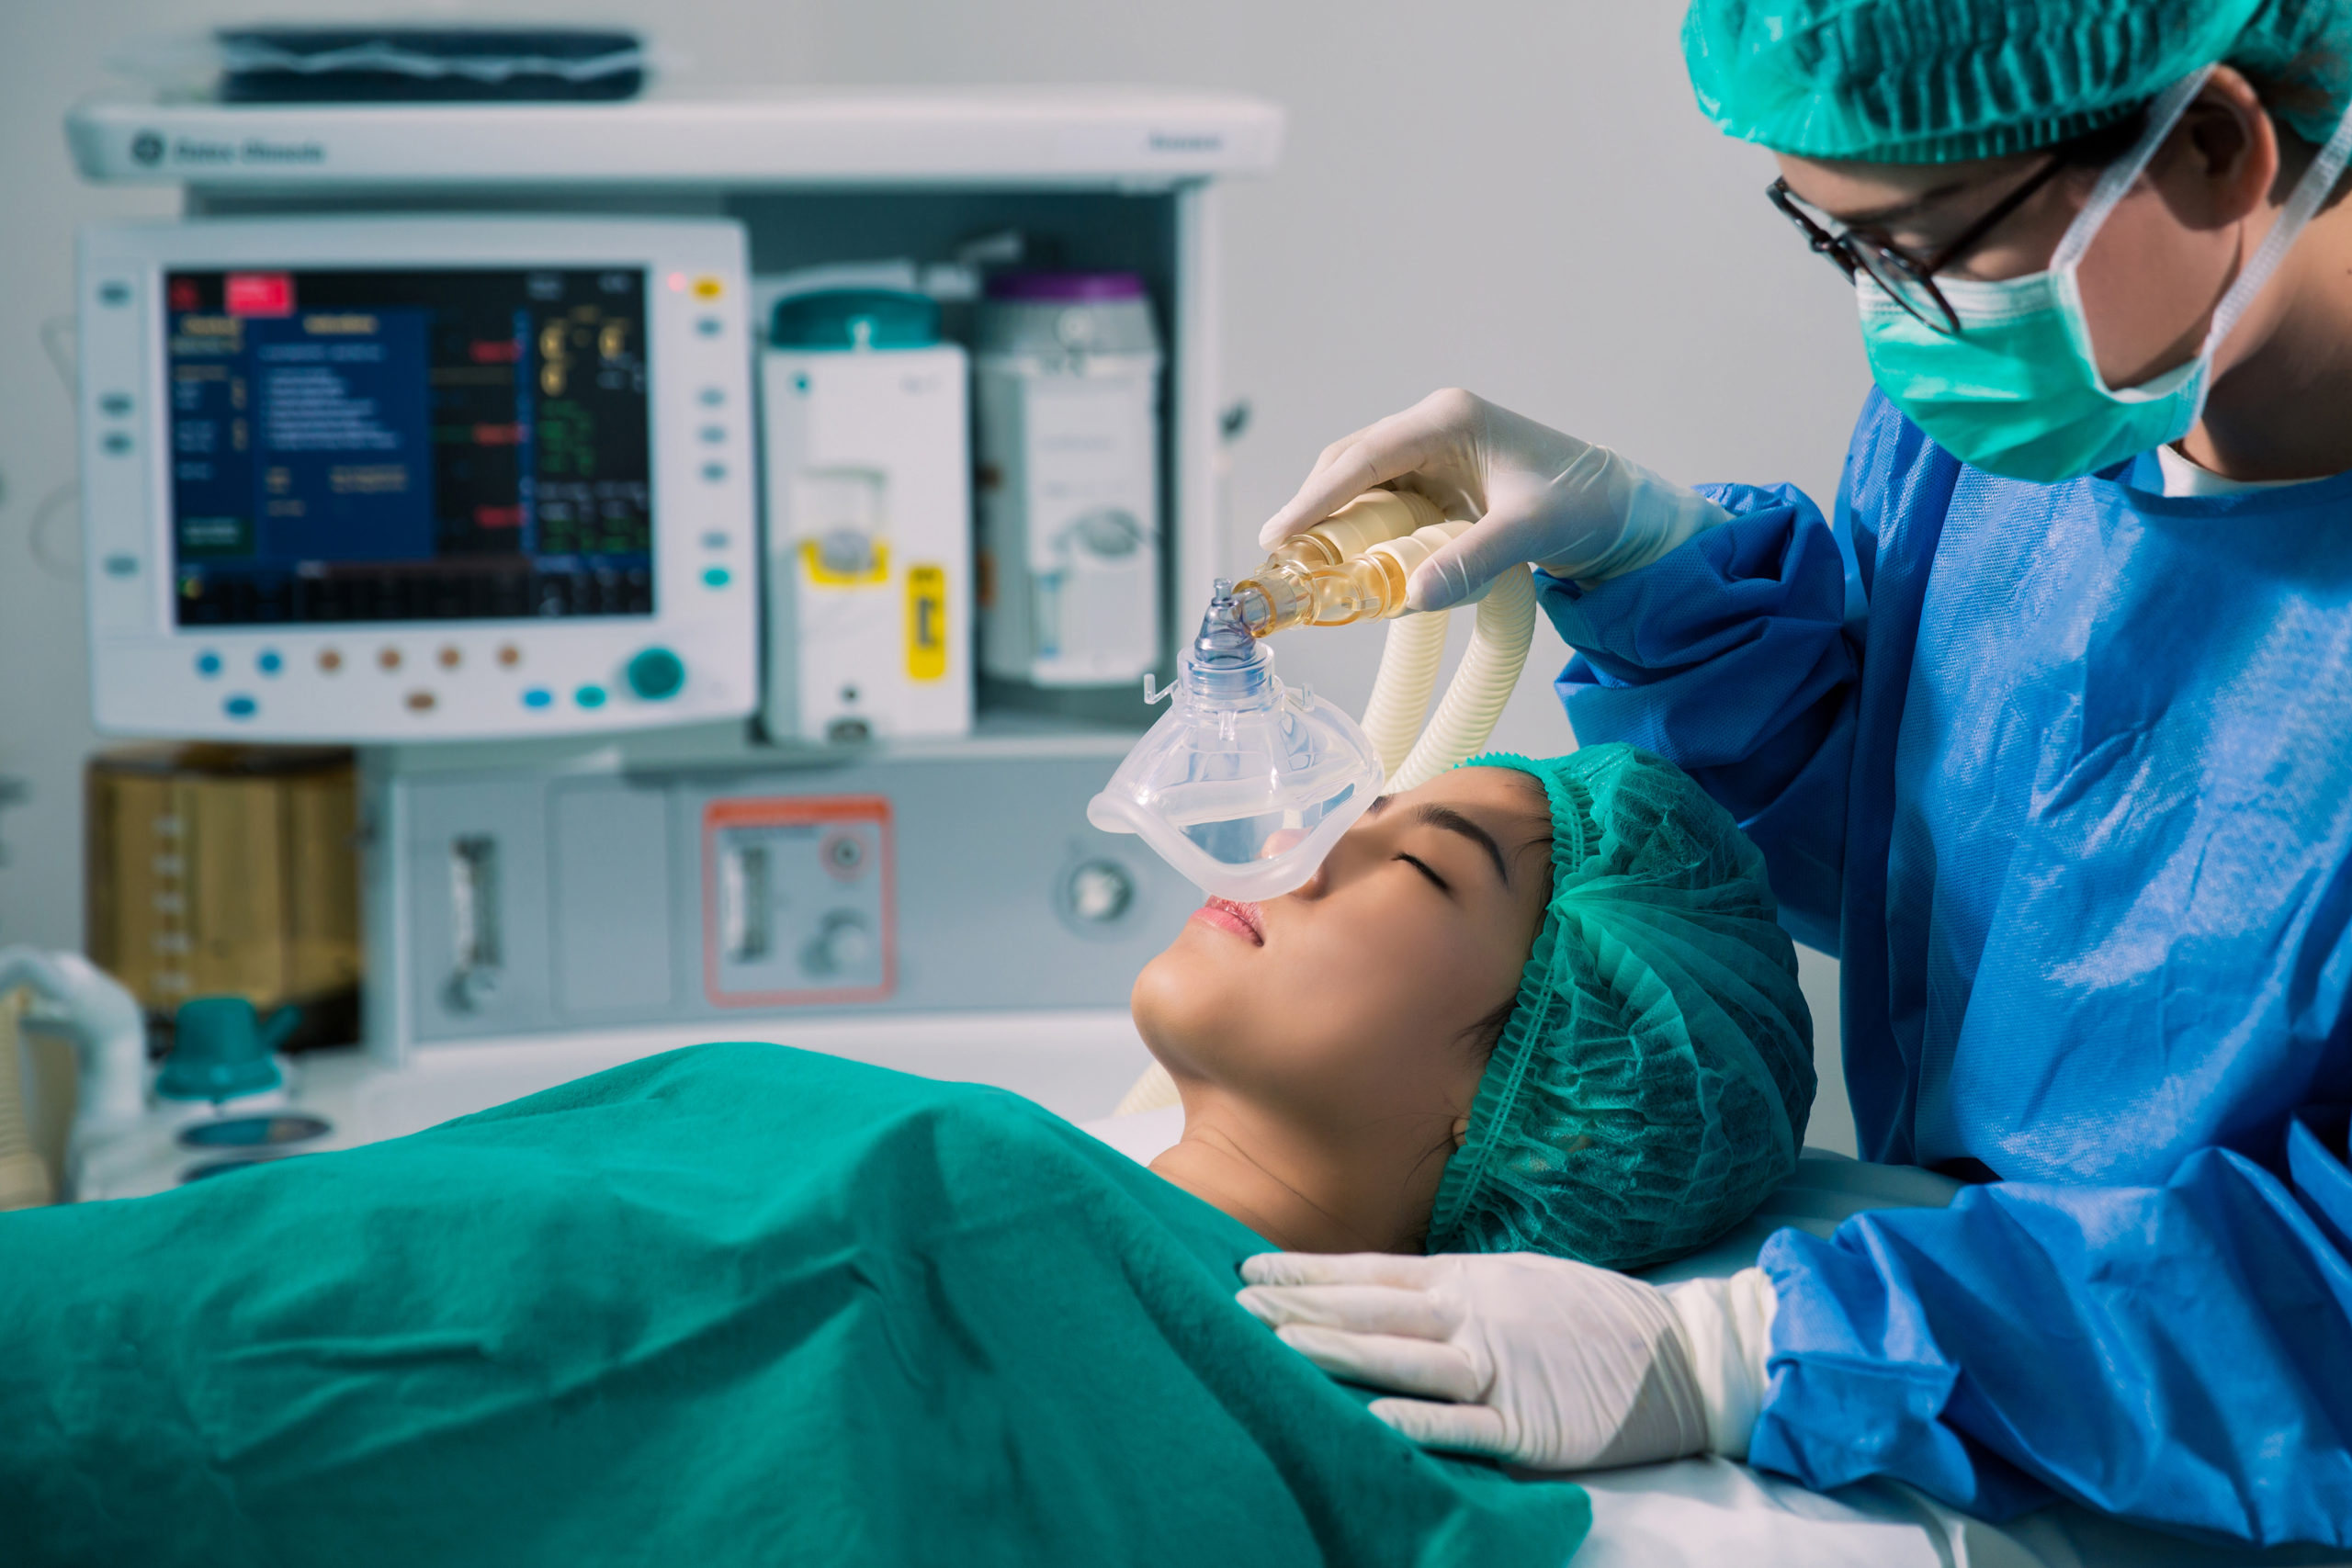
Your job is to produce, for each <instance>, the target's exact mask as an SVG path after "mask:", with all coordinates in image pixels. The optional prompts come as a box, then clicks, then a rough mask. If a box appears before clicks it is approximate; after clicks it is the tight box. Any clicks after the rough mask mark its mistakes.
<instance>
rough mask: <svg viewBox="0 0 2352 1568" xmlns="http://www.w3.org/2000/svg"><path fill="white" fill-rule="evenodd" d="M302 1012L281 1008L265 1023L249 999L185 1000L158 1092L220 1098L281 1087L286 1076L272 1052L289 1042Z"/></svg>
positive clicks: (169, 1096) (175, 1096) (158, 1078)
mask: <svg viewBox="0 0 2352 1568" xmlns="http://www.w3.org/2000/svg"><path fill="white" fill-rule="evenodd" d="M299 1018H300V1014H299V1013H297V1012H296V1011H295V1010H294V1009H292V1008H280V1009H279V1010H277V1012H276V1013H275V1014H273V1015H272V1016H271V1018H270V1020H269V1021H268V1022H267V1023H266V1024H264V1023H263V1022H262V1021H261V1020H260V1019H259V1018H257V1017H256V1016H255V1015H254V1004H253V1003H251V1002H249V1001H247V1000H245V998H243V997H198V998H196V999H195V1000H193V1001H187V1002H182V1003H181V1004H180V1010H179V1014H178V1017H177V1020H176V1021H175V1024H174V1026H173V1030H172V1054H171V1055H168V1056H166V1057H164V1070H163V1071H162V1072H160V1073H158V1074H157V1075H156V1076H155V1092H156V1093H157V1094H158V1095H160V1096H162V1097H163V1098H164V1099H165V1100H233V1099H235V1098H236V1097H237V1096H239V1095H241V1094H259V1093H262V1092H263V1091H264V1090H266V1089H276V1088H277V1086H278V1084H279V1082H280V1081H282V1080H281V1078H280V1076H279V1074H278V1071H277V1063H276V1062H274V1061H272V1060H271V1059H270V1054H271V1053H272V1052H273V1051H275V1050H277V1047H278V1046H280V1045H282V1044H284V1043H286V1037H287V1035H288V1034H289V1033H291V1032H293V1029H294V1025H295V1023H296V1021H298V1020H299Z"/></svg>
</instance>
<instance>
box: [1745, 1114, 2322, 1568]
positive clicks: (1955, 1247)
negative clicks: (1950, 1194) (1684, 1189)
mask: <svg viewBox="0 0 2352 1568" xmlns="http://www.w3.org/2000/svg"><path fill="white" fill-rule="evenodd" d="M2346 1120H2347V1112H2346V1108H2345V1107H2342V1106H2332V1107H2317V1108H2307V1109H2306V1110H2304V1111H2301V1112H2300V1113H2299V1114H2298V1115H2297V1116H2296V1117H2295V1119H2294V1120H2293V1121H2292V1122H2290V1124H2289V1126H2288V1130H2287V1133H2286V1135H2285V1138H2284V1140H2283V1141H2284V1145H2285V1146H2284V1148H2283V1149H2281V1150H2280V1151H2279V1155H2278V1158H2277V1159H2276V1160H2275V1161H2269V1162H2266V1163H2257V1162H2256V1161H2254V1160H2251V1159H2248V1158H2246V1157H2245V1156H2243V1155H2239V1154H2236V1153H2233V1152H2230V1151H2227V1150H2223V1149H2205V1150H2202V1151H2199V1153H2197V1154H2195V1155H2192V1156H2189V1157H2188V1159H2186V1160H2184V1161H2183V1162H2182V1163H2181V1165H2180V1166H2179V1168H2177V1170H2176V1171H2175V1172H2174V1174H2173V1176H2172V1178H2171V1179H2169V1180H2167V1181H2166V1182H2165V1183H2164V1185H2162V1186H2160V1187H2057V1186H2041V1185H2029V1184H2025V1183H2019V1182H2006V1183H2000V1184H1996V1185H1992V1186H1985V1187H1978V1188H1973V1189H1970V1190H1967V1191H1965V1192H1963V1193H1962V1194H1961V1195H1960V1196H1959V1198H1958V1199H1956V1200H1955V1201H1953V1203H1952V1205H1951V1208H1949V1209H1940V1210H1898V1211H1892V1212H1885V1213H1867V1214H1859V1215H1856V1216H1855V1217H1854V1218H1852V1219H1850V1220H1849V1221H1847V1222H1846V1223H1845V1224H1843V1225H1840V1226H1839V1227H1838V1230H1837V1231H1836V1232H1835V1233H1834V1234H1833V1235H1831V1236H1829V1237H1828V1238H1827V1239H1826V1240H1824V1239H1820V1238H1817V1237H1814V1236H1811V1235H1804V1234H1803V1233H1801V1232H1795V1231H1781V1232H1780V1233H1778V1234H1777V1235H1774V1236H1773V1237H1772V1238H1771V1240H1770V1241H1769V1242H1768V1243H1767V1244H1766V1245H1765V1247H1764V1252H1763V1256H1762V1258H1761V1262H1762V1263H1763V1265H1764V1268H1765V1269H1766V1270H1767V1271H1768V1272H1769V1273H1770V1275H1771V1277H1772V1280H1773V1283H1774V1286H1775V1288H1776V1291H1777V1292H1778V1295H1779V1298H1780V1309H1779V1314H1778V1316H1777V1317H1776V1318H1775V1319H1774V1322H1773V1325H1772V1349H1771V1358H1770V1389H1769V1392H1768V1393H1767V1396H1766V1400H1765V1404H1764V1407H1763V1411H1762V1414H1761V1415H1760V1416H1759V1417H1758V1422H1757V1426H1756V1429H1755V1434H1754V1437H1753V1438H1752V1439H1751V1441H1750V1445H1749V1450H1748V1458H1749V1462H1751V1463H1753V1464H1756V1465H1758V1466H1759V1467H1761V1468H1763V1469H1767V1470H1772V1471H1778V1472H1781V1473H1783V1474H1786V1475H1791V1476H1793V1477H1795V1478H1796V1479H1798V1480H1799V1481H1802V1482H1804V1483H1805V1484H1806V1485H1808V1486H1812V1487H1816V1488H1826V1487H1832V1486H1842V1485H1845V1484H1847V1483H1851V1482H1854V1481H1859V1480H1860V1479H1862V1478H1863V1477H1865V1476H1873V1475H1883V1476H1890V1477H1893V1478H1894V1479H1896V1480H1899V1481H1905V1482H1908V1483H1911V1484H1913V1485H1915V1486H1917V1487H1919V1488H1920V1489H1921V1490H1922V1491H1925V1492H1927V1493H1928V1494H1929V1495H1933V1496H1936V1497H1939V1498H1941V1499H1943V1500H1944V1501H1946V1502H1949V1503H1951V1504H1952V1505H1954V1506H1958V1507H1961V1508H1964V1509H1967V1510H1969V1511H1970V1512H1973V1513H1978V1514H1984V1515H1987V1516H1990V1517H2005V1516H2007V1515H2010V1514H2014V1513H2016V1512H2018V1511H2019V1510H2021V1509H2023V1508H2027V1507H2030V1506H2035V1505H2036V1504H2038V1503H2040V1502H2042V1501H2045V1500H2046V1499H2047V1498H2048V1497H2049V1495H2051V1494H2052V1493H2053V1492H2055V1493H2058V1494H2062V1495H2065V1496H2068V1497H2072V1498H2074V1499H2075V1500H2076V1501H2078V1502H2080V1503H2083V1504H2085V1505H2086V1506H2089V1507H2092V1508H2096V1509H2098V1510H2100V1511H2102V1512H2106V1513H2109V1514H2115V1515H2120V1516H2122V1517H2126V1518H2130V1519H2133V1520H2137V1521H2139V1522H2142V1523H2145V1524H2151V1525H2155V1526H2159V1527H2164V1528H2168V1529H2179V1530H2184V1531H2210V1532H2215V1533H2218V1534H2222V1535H2226V1536H2229V1537H2231V1538H2233V1539H2236V1540H2252V1541H2257V1542H2261V1543H2263V1544H2266V1545H2267V1544H2273V1543H2278V1542H2282V1541H2290V1540H2292V1541H2320V1542H2325V1543H2328V1544H2331V1545H2337V1546H2342V1545H2347V1544H2352V1262H2347V1260H2346V1259H2347V1257H2352V1172H2347V1171H2346V1165H2345V1133H2346ZM2273 1165H2275V1166H2276V1168H2275V1169H2274V1168H2270V1167H2271V1166H2273Z"/></svg>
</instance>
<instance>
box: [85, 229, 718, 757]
mask: <svg viewBox="0 0 2352 1568" xmlns="http://www.w3.org/2000/svg"><path fill="white" fill-rule="evenodd" d="M744 271H745V266H744V245H743V234H742V230H741V227H740V226H739V225H737V224H734V223H731V222H725V221H712V220H630V221H604V220H599V221H575V220H534V219H514V218H478V217H466V218H445V217H433V218H405V217H397V218H396V217H373V216H371V217H339V216H312V217H306V218H303V219H301V220H299V221H286V220H258V219H256V220H243V219H218V220H187V221H182V222H171V223H157V224H146V225H121V226H113V227H102V228H96V229H91V230H87V231H85V232H84V234H83V236H82V245H81V258H80V277H79V286H80V290H81V295H80V305H81V315H80V320H81V352H82V378H81V397H82V402H83V410H82V415H83V438H82V442H83V454H82V473H83V510H84V525H85V540H86V553H87V568H86V575H87V580H88V585H89V602H90V644H91V671H92V684H93V689H94V702H95V708H96V718H97V723H98V725H99V727H100V728H104V729H107V730H112V731H117V732H121V733H127V734H161V735H174V736H236V737H246V738H253V739H264V738H266V739H321V740H327V739H332V740H347V741H386V740H399V741H409V740H428V739H450V738H457V737H462V736H472V737H481V736H498V737H502V738H517V737H525V736H529V735H533V734H556V733H566V732H571V733H576V732H579V731H582V730H606V729H625V728H640V727H643V726H647V725H650V724H656V723H669V722H676V721H681V720H686V719H695V718H714V717H722V716H736V715H741V714H747V713H749V712H750V711H751V710H752V707H753V705H754V704H755V702H756V700H757V696H758V685H757V680H758V677H757V646H758V625H757V618H756V617H757V594H756V582H755V572H754V569H753V563H754V560H755V559H756V556H755V547H756V541H755V539H754V537H753V529H754V513H753V499H752V498H753V495H754V476H753V474H752V409H751V406H750V401H751V399H750V391H751V389H750V362H751V351H750V344H749V339H748V335H747V327H746V300H747V290H746V288H745V285H744Z"/></svg>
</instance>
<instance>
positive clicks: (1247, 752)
mask: <svg viewBox="0 0 2352 1568" xmlns="http://www.w3.org/2000/svg"><path fill="white" fill-rule="evenodd" d="M1150 684H1151V680H1150V677H1149V676H1146V677H1145V678H1144V685H1145V700H1146V701H1148V702H1157V701H1158V700H1159V698H1160V697H1162V696H1169V695H1171V694H1172V695H1173V697H1174V698H1175V701H1174V703H1173V704H1172V705H1170V708H1169V710H1168V712H1166V713H1165V714H1163V715H1161V716H1160V718H1159V723H1157V724H1155V725H1153V726H1152V727H1151V729H1150V730H1149V732H1148V733H1147V734H1146V735H1145V736H1144V738H1143V739H1142V740H1140V741H1138V742H1137V743H1136V749H1135V750H1133V751H1131V752H1129V753H1128V754H1127V759H1126V761H1124V762H1122V763H1120V764H1119V770H1118V772H1116V773H1114V774H1112V775H1111V782H1110V783H1109V784H1105V785H1104V786H1103V793H1102V794H1100V795H1096V796H1095V797H1094V798H1093V799H1092V800H1091V802H1089V803H1088V805H1087V807H1086V819H1087V820H1088V821H1090V822H1091V823H1093V824H1094V826H1096V827H1097V828H1100V829H1103V830H1104V831H1106V832H1112V833H1136V834H1140V835H1141V836H1142V838H1143V840H1144V842H1145V843H1147V844H1149V845H1150V846H1151V847H1152V849H1153V851H1154V852H1157V853H1158V854H1159V858H1160V859H1162V860H1164V861H1166V862H1167V863H1169V864H1170V865H1171V866H1173V867H1175V868H1176V869H1177V870H1178V871H1179V872H1182V874H1184V875H1185V876H1186V877H1187V878H1189V879H1190V880H1191V881H1192V882H1193V883H1194V884H1196V885H1197V886H1200V887H1201V888H1203V889H1204V890H1205V891H1206V892H1209V893H1212V894H1215V895H1216V896H1217V897H1221V898H1233V899H1238V900H1241V901H1244V902H1251V901H1255V900H1258V899H1263V898H1272V897H1279V896H1280V895H1282V894H1284V893H1288V892H1290V891H1291V890H1293V889H1294V888H1296V887H1298V886H1302V885H1304V884H1305V883H1306V880H1307V879H1308V878H1309V877H1311V876H1313V875H1314V874H1315V869H1316V867H1317V866H1319V865H1321V864H1322V863H1323V857H1324V856H1325V855H1327V854H1329V852H1330V851H1331V846H1332V845H1333V844H1335V843H1337V842H1338V841H1339V839H1340V834H1342V833H1345V832H1346V831H1347V830H1348V829H1350V828H1351V827H1353V826H1354V825H1355V822H1356V819H1357V818H1360V817H1362V816H1363V814H1364V812H1365V811H1367V810H1369V809H1370V808H1371V806H1372V803H1373V801H1374V799H1375V798H1376V797H1377V796H1378V795H1379V794H1380V787H1381V783H1382V780H1383V778H1384V776H1385V770H1384V769H1383V768H1382V767H1381V762H1380V754H1379V752H1378V751H1376V750H1374V747H1373V743H1372V741H1371V739H1369V738H1367V737H1366V736H1365V734H1364V731H1363V727H1362V726H1360V725H1358V724H1357V723H1356V721H1355V720H1354V719H1352V718H1351V717H1350V716H1348V715H1347V714H1345V713H1343V712H1342V711H1340V709H1339V708H1337V707H1334V706H1333V705H1331V704H1329V703H1327V702H1323V701H1321V700H1319V699H1317V697H1316V696H1315V695H1314V694H1313V693H1312V692H1309V691H1307V690H1305V689H1303V688H1302V689H1300V690H1298V691H1291V690H1289V689H1288V688H1286V687H1284V686H1283V683H1282V682H1281V681H1280V680H1279V679H1277V678H1276V676H1275V674H1274V656H1273V651H1272V649H1269V648H1267V647H1266V646H1265V645H1264V644H1263V643H1261V642H1260V641H1259V640H1258V639H1257V638H1256V637H1251V636H1250V631H1249V628H1248V627H1247V626H1245V625H1244V624H1243V622H1242V615H1241V607H1240V604H1239V602H1238V600H1237V599H1236V598H1235V597H1234V593H1233V585H1232V584H1231V583H1229V582H1225V581H1220V582H1218V583H1217V585H1216V595H1215V596H1214V597H1213V598H1211V599H1210V601H1209V607H1208V614H1207V615H1204V616H1203V617H1202V619H1201V629H1200V633H1199V635H1198V636H1197V637H1194V638H1193V643H1192V646H1191V647H1190V648H1188V649H1185V650H1184V654H1183V657H1182V659H1181V660H1179V669H1178V671H1177V676H1176V679H1175V681H1174V682H1171V683H1170V685H1169V686H1168V687H1166V688H1165V689H1163V690H1162V691H1160V692H1159V693H1156V694H1155V693H1153V692H1151V690H1150Z"/></svg>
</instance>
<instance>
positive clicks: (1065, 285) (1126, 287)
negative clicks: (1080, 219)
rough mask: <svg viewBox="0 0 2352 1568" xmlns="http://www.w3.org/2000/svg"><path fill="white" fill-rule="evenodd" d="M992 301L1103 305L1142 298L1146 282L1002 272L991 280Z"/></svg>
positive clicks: (1130, 277) (1128, 277)
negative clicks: (1112, 301)
mask: <svg viewBox="0 0 2352 1568" xmlns="http://www.w3.org/2000/svg"><path fill="white" fill-rule="evenodd" d="M988 294H989V299H1007V300H1016V301H1023V302H1028V303H1034V304H1046V305H1087V304H1103V303H1105V302H1107V301H1110V300H1114V299H1142V298H1143V279H1142V278H1141V277H1139V276H1136V274H1134V273H1132V272H1000V273H998V274H996V275H995V276H992V277H990V278H989V288H988Z"/></svg>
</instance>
